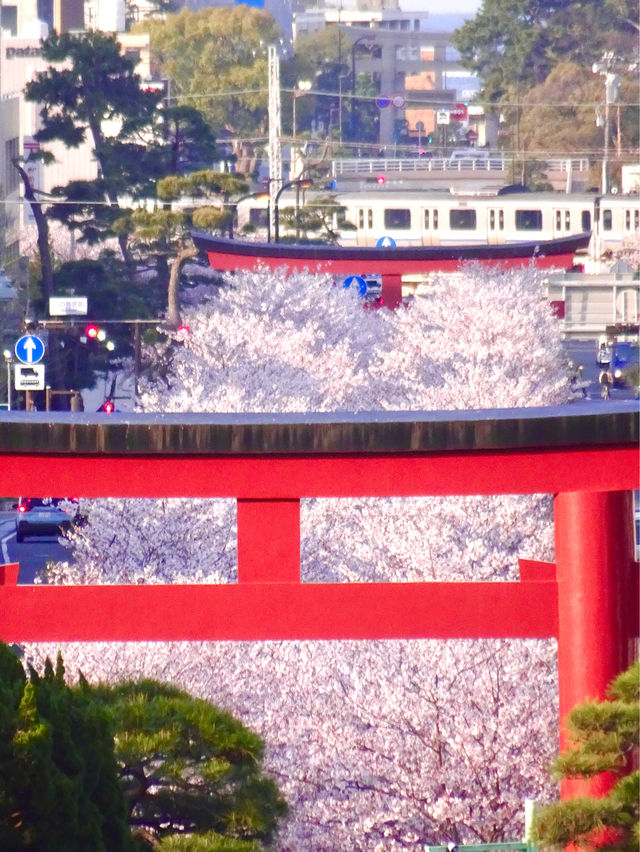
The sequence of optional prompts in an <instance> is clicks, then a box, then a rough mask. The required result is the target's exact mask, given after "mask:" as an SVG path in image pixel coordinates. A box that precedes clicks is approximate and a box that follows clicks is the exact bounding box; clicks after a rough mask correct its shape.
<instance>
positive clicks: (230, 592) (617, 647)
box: [0, 402, 640, 795]
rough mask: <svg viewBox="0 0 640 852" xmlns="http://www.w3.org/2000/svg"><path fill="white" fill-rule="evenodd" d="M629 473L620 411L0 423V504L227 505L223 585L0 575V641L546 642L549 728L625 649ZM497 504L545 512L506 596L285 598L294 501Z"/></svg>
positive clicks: (629, 600)
mask: <svg viewBox="0 0 640 852" xmlns="http://www.w3.org/2000/svg"><path fill="white" fill-rule="evenodd" d="M639 461H640V452H639V447H638V414H637V410H636V406H635V405H634V404H633V403H629V404H625V403H613V402H612V403H610V404H609V405H607V406H603V405H601V404H581V405H580V406H575V407H571V406H570V407H563V408H556V409H525V410H517V411H487V412H405V413H398V412H389V413H376V414H375V415H369V416H366V415H363V416H361V417H358V418H355V417H352V418H348V417H340V416H337V415H331V414H328V415H322V414H316V415H313V414H312V415H298V416H296V415H229V416H224V415H218V416H216V415H189V414H184V415H130V416H124V415H119V416H114V415H110V416H100V415H77V414H75V415H71V414H67V415H65V414H55V415H50V414H49V413H44V412H43V413H29V414H25V413H19V412H16V413H10V414H9V413H6V414H0V494H5V495H12V494H28V495H31V496H35V497H38V496H41V497H45V496H49V495H51V494H54V495H58V496H59V495H65V494H73V495H74V496H76V495H77V496H80V497H107V496H113V497H172V496H183V497H234V498H235V499H236V501H237V507H238V513H237V521H238V523H237V526H238V532H237V536H238V582H237V583H236V584H229V585H222V586H212V585H199V586H193V585H173V586H172V585H168V586H167V585H162V586H161V585H158V586H64V587H60V586H57V587H48V586H20V585H17V584H16V580H17V570H16V568H15V566H13V567H12V566H5V568H4V570H0V638H2V639H3V640H5V641H27V640H31V641H60V642H62V641H72V640H85V641H97V640H125V639H129V640H143V639H146V640H168V639H187V640H196V639H256V640H257V639H312V638H313V639H330V638H334V639H335V638H338V639H347V638H358V639H373V638H392V637H395V638H419V637H424V638H428V637H434V638H452V637H471V638H473V637H475V638H482V637H499V636H504V637H556V638H557V639H558V667H559V681H560V713H561V717H562V718H564V716H565V715H566V714H567V713H568V712H569V711H570V710H571V708H572V707H573V706H574V705H575V704H576V703H578V702H580V701H582V700H584V699H585V698H588V697H592V698H596V697H603V696H604V694H605V690H606V688H607V685H608V684H609V682H610V681H611V679H612V678H613V677H615V675H617V674H618V673H619V672H620V671H621V670H622V669H623V668H624V667H625V666H626V664H627V662H628V661H629V660H630V653H631V651H630V649H631V645H632V642H633V640H634V638H635V637H637V636H638V611H637V605H636V602H637V594H638V567H637V564H636V563H635V561H634V541H633V525H632V495H631V491H632V490H633V489H636V488H638V487H640V483H639V481H638V479H639V477H638V469H639ZM507 493H519V494H532V493H549V494H552V495H554V502H555V539H556V557H555V564H554V565H551V564H544V563H543V564H539V563H530V562H521V564H520V569H521V570H520V575H521V576H520V581H519V582H516V583H500V582H495V583H390V584H388V583H362V584H359V583H354V584H352V583H349V584H317V583H314V584H311V583H301V582H300V500H301V499H303V498H305V497H389V496H419V495H445V494H449V495H456V494H458V495H463V494H507ZM345 546H347V547H348V542H345ZM576 791H578V788H577V787H575V786H574V787H569V788H567V790H566V791H565V792H566V793H567V795H573V794H574V793H575V792H576Z"/></svg>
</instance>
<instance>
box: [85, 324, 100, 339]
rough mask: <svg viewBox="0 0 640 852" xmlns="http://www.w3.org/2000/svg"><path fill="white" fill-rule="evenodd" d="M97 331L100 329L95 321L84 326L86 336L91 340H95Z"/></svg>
mask: <svg viewBox="0 0 640 852" xmlns="http://www.w3.org/2000/svg"><path fill="white" fill-rule="evenodd" d="M99 331H100V329H99V328H98V326H97V325H96V324H95V323H93V322H90V323H89V325H88V326H87V327H86V328H85V330H84V333H85V334H86V335H87V337H89V338H91V340H95V339H96V337H97V336H98V332H99Z"/></svg>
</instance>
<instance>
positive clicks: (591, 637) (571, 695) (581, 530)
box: [554, 491, 638, 798]
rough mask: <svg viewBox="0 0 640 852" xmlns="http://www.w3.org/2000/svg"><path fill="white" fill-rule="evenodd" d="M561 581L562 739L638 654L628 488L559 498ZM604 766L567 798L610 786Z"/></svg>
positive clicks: (571, 785)
mask: <svg viewBox="0 0 640 852" xmlns="http://www.w3.org/2000/svg"><path fill="white" fill-rule="evenodd" d="M554 514H555V549H556V579H557V583H558V687H559V704H560V723H561V724H560V745H561V747H563V746H565V745H566V744H567V731H566V728H565V726H564V720H565V719H566V717H567V714H568V713H570V712H571V710H572V708H573V707H574V706H575V705H576V704H579V703H581V702H583V701H585V700H588V699H598V700H602V699H604V698H605V697H606V694H607V688H608V686H609V684H610V683H611V681H612V680H613V679H614V678H615V677H616V676H617V675H618V674H619V673H620V672H621V671H623V670H624V669H625V668H627V667H628V666H629V665H630V664H631V662H632V660H633V659H634V656H635V652H636V649H635V647H634V645H635V642H634V638H635V637H637V636H638V566H637V564H636V563H635V554H634V540H633V539H634V536H633V526H632V524H631V523H628V522H627V523H625V519H629V518H632V517H633V495H632V493H631V492H630V491H607V492H589V491H583V492H573V493H564V494H557V495H556V497H555V500H554ZM612 783H613V777H612V776H610V775H609V774H606V773H603V774H601V775H598V776H596V777H594V778H592V779H589V780H578V779H574V780H572V779H565V780H564V781H563V782H562V792H563V797H564V798H573V797H574V796H589V795H593V796H600V795H603V794H604V793H606V792H607V791H608V790H609V789H610V788H611V786H612Z"/></svg>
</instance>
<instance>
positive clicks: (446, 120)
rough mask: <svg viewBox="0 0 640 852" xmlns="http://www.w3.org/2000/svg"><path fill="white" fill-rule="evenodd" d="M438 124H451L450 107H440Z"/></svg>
mask: <svg viewBox="0 0 640 852" xmlns="http://www.w3.org/2000/svg"><path fill="white" fill-rule="evenodd" d="M436 124H451V116H450V115H449V110H448V109H439V110H438V112H437V113H436Z"/></svg>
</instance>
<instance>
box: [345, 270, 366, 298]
mask: <svg viewBox="0 0 640 852" xmlns="http://www.w3.org/2000/svg"><path fill="white" fill-rule="evenodd" d="M352 284H354V285H355V286H356V287H357V288H358V293H360V295H361V296H366V295H367V282H366V281H365V280H364V278H362V277H361V276H360V275H349V277H348V278H345V279H344V284H343V285H342V286H343V287H351V285H352Z"/></svg>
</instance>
